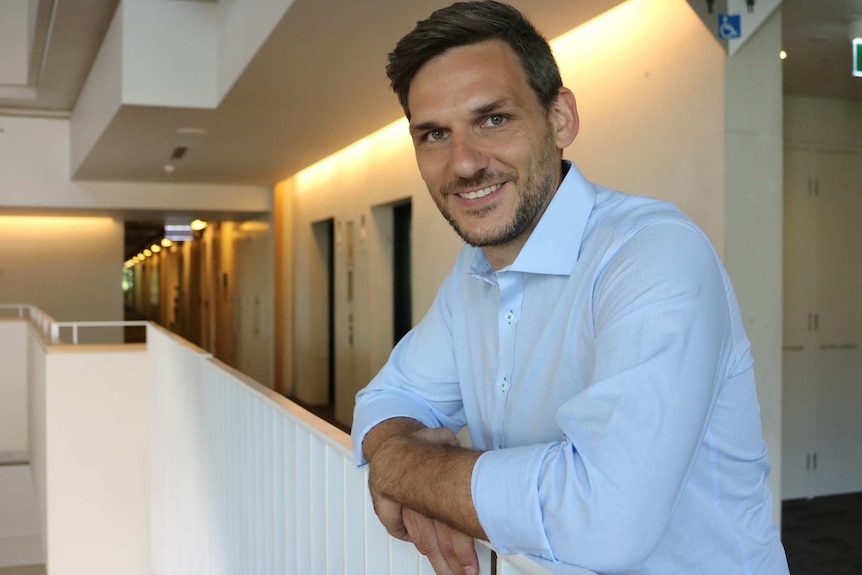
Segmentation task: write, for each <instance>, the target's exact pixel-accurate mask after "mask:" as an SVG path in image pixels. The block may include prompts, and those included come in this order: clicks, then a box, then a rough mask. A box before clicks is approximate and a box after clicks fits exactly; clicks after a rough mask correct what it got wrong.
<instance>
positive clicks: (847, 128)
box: [784, 96, 862, 150]
mask: <svg viewBox="0 0 862 575" xmlns="http://www.w3.org/2000/svg"><path fill="white" fill-rule="evenodd" d="M784 142H785V143H786V144H787V145H797V146H806V145H807V146H823V147H827V148H832V149H839V150H862V102H851V101H848V100H831V99H826V98H812V97H808V96H787V97H786V98H784Z"/></svg>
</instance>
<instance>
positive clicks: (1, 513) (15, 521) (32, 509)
mask: <svg viewBox="0 0 862 575" xmlns="http://www.w3.org/2000/svg"><path fill="white" fill-rule="evenodd" d="M44 557H45V555H44V553H43V551H42V540H41V532H40V529H39V521H38V514H37V510H36V494H35V492H34V490H33V481H32V478H31V477H30V466H29V465H10V466H0V573H7V571H6V570H5V569H3V568H4V567H11V566H20V565H37V564H41V563H44V561H45V559H44ZM14 572H15V571H13V573H14Z"/></svg>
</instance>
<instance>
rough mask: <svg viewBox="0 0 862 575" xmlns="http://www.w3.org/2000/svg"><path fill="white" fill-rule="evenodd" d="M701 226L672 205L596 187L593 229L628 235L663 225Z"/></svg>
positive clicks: (654, 199) (591, 217)
mask: <svg viewBox="0 0 862 575" xmlns="http://www.w3.org/2000/svg"><path fill="white" fill-rule="evenodd" d="M663 222H666V223H677V224H683V225H685V226H688V227H693V228H697V226H696V225H695V224H694V223H693V222H692V221H691V219H689V218H688V216H686V215H685V214H684V213H683V212H682V211H681V210H680V209H679V208H678V207H676V206H675V205H674V204H672V203H671V202H668V201H665V200H660V199H657V198H652V197H649V196H641V195H637V194H628V193H623V192H619V191H616V190H611V189H608V188H604V187H601V186H596V202H595V207H594V209H593V212H592V214H590V226H591V227H595V228H604V229H606V230H611V231H613V232H614V233H615V234H616V235H621V236H628V235H631V234H632V233H634V232H636V231H637V230H640V229H642V228H644V227H645V226H649V225H653V224H659V223H663Z"/></svg>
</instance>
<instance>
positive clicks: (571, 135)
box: [548, 88, 580, 150]
mask: <svg viewBox="0 0 862 575" xmlns="http://www.w3.org/2000/svg"><path fill="white" fill-rule="evenodd" d="M548 121H549V122H550V125H551V129H552V130H553V136H554V141H555V142H556V144H557V147H558V148H560V149H561V150H562V149H563V148H565V147H567V146H568V145H569V144H571V143H572V142H574V141H575V137H576V136H577V135H578V128H579V127H580V122H579V120H578V105H577V102H575V95H574V94H572V91H571V90H569V89H568V88H560V91H559V93H558V94H557V97H556V98H554V101H553V102H551V107H550V109H549V110H548Z"/></svg>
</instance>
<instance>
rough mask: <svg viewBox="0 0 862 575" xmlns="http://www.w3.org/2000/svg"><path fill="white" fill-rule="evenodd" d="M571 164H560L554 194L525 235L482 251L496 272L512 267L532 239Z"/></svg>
mask: <svg viewBox="0 0 862 575" xmlns="http://www.w3.org/2000/svg"><path fill="white" fill-rule="evenodd" d="M569 167H570V166H569V164H567V163H565V162H563V161H561V162H560V172H559V174H558V175H557V182H556V186H555V187H554V192H553V193H552V194H550V195H549V196H548V201H547V202H545V206H544V207H543V208H542V211H541V212H539V213H538V215H537V216H536V219H535V220H534V221H533V224H532V225H531V226H530V227H529V228H527V229H526V230H524V233H522V234H521V235H519V236H518V237H517V238H515V239H514V240H512V241H510V242H506V243H505V244H503V245H500V246H485V247H483V248H482V251H483V252H484V253H485V258H486V259H487V260H488V263H490V264H491V267H492V268H494V270H495V271H496V270H501V269H503V268H504V267H506V266H508V265H511V264H512V262H514V261H515V260H516V259H517V257H518V254H520V253H521V249H522V248H523V247H524V245H525V244H526V243H527V240H528V239H530V235H532V233H533V230H534V229H536V226H537V225H539V222H540V221H541V220H542V216H543V215H544V214H545V210H547V209H548V206H549V205H551V201H552V200H553V199H554V195H555V194H556V193H557V191H558V190H559V189H560V186H561V185H562V183H563V180H564V179H565V177H566V174H568V173H569Z"/></svg>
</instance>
